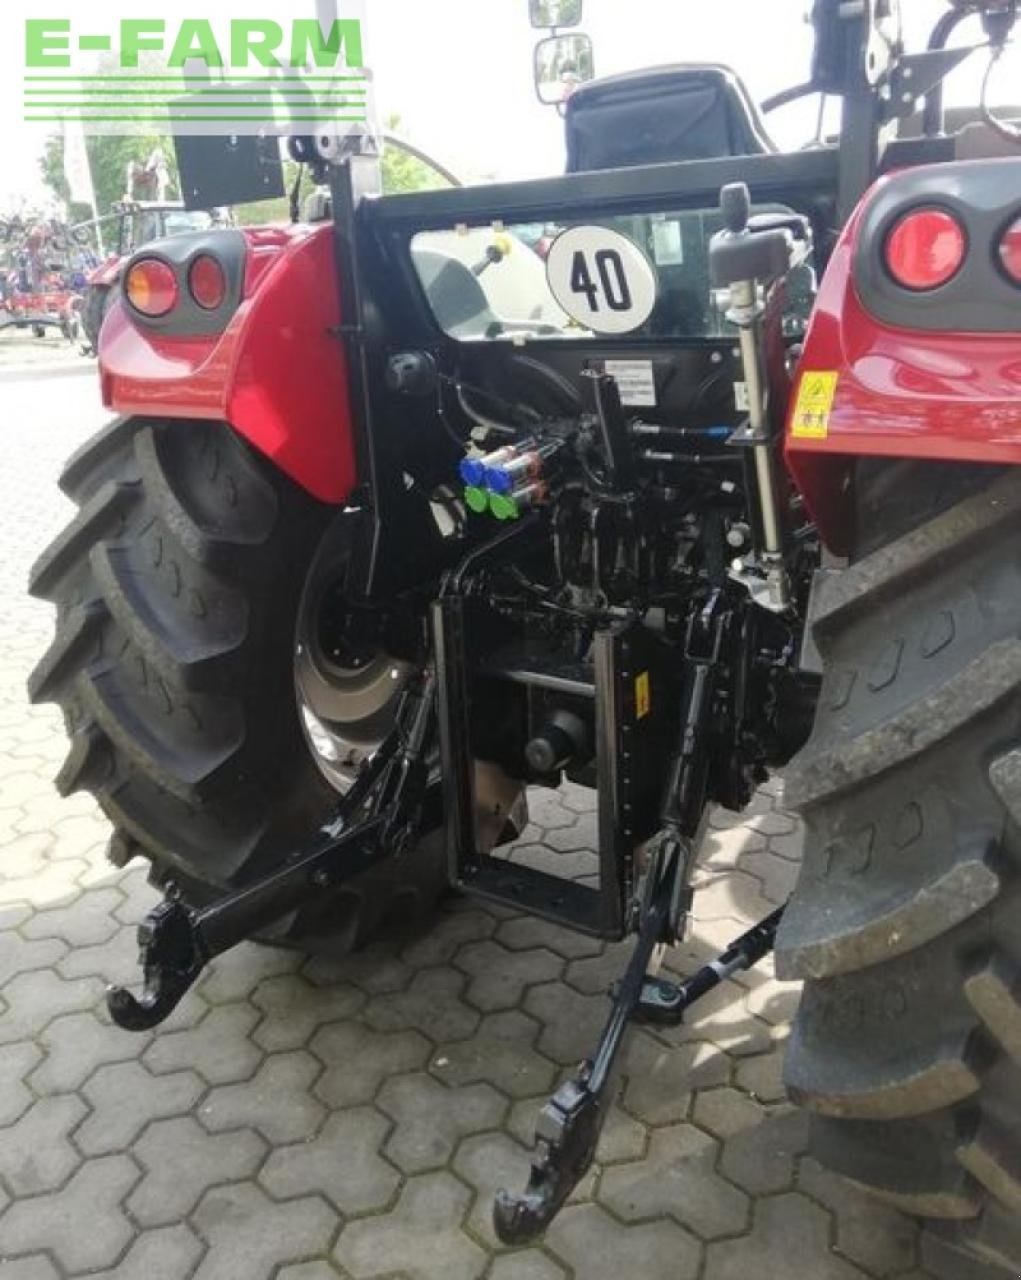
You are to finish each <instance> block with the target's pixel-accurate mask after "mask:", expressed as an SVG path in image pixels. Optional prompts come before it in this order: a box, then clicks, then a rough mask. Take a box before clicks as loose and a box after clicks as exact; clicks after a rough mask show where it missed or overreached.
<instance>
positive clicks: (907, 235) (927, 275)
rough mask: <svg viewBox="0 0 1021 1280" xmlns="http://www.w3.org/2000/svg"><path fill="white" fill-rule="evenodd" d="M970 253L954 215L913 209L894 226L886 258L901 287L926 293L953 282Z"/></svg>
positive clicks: (935, 210) (941, 210) (887, 241)
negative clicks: (950, 281) (949, 281)
mask: <svg viewBox="0 0 1021 1280" xmlns="http://www.w3.org/2000/svg"><path fill="white" fill-rule="evenodd" d="M1008 234H1009V233H1008ZM967 252H968V240H967V237H966V236H965V234H964V228H963V227H962V226H961V224H960V222H958V220H957V219H956V218H955V217H954V215H953V214H952V213H947V212H946V210H944V209H932V208H929V209H913V210H912V211H911V212H910V213H907V214H905V215H904V216H903V217H902V218H901V219H900V220H899V221H898V222H896V223H895V224H894V226H893V228H892V230H891V231H890V233H889V235H888V236H887V237H886V247H885V254H884V257H885V261H886V269H887V270H888V271H889V273H890V275H891V276H893V278H894V280H896V282H897V283H898V284H899V285H902V286H903V287H904V288H905V289H915V290H919V291H923V292H924V291H926V290H929V289H938V288H939V286H940V285H943V284H946V283H947V281H948V280H952V279H953V277H954V276H955V275H957V273H958V271H960V269H961V266H962V265H963V263H964V259H965V255H966V254H967Z"/></svg>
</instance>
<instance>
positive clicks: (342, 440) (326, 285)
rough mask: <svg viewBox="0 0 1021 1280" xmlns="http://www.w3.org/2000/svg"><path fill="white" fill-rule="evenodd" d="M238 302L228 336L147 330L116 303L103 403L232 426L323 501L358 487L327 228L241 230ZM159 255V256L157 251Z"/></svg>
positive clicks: (106, 349)
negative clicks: (243, 255) (243, 249)
mask: <svg viewBox="0 0 1021 1280" xmlns="http://www.w3.org/2000/svg"><path fill="white" fill-rule="evenodd" d="M244 234H245V238H246V240H247V241H248V246H247V249H248V257H247V265H246V268H245V279H244V289H243V295H242V300H241V303H240V305H239V307H238V309H237V311H236V312H235V313H234V314H233V316H232V317H231V318H230V320H229V322H228V324H227V327H226V329H225V330H224V331H223V333H220V334H216V335H214V336H212V337H190V338H189V337H172V336H168V335H164V334H160V333H158V332H156V331H154V330H153V329H152V328H146V329H142V328H141V327H139V326H137V325H135V324H133V323H132V322H131V320H130V319H129V318H128V315H127V312H126V310H125V306H124V303H123V302H122V301H118V303H117V304H116V305H115V306H113V307H112V308H111V310H110V313H109V315H108V316H107V318H106V321H105V322H104V325H103V331H102V339H101V342H100V350H99V364H100V378H101V383H102V391H103V403H104V404H105V405H106V406H107V407H108V408H110V409H114V410H116V411H117V412H118V413H122V414H145V415H147V416H156V417H170V418H213V419H216V420H218V421H225V422H229V423H230V425H231V426H232V427H233V428H234V429H235V430H236V431H237V432H238V433H239V434H240V435H242V436H244V438H245V439H246V440H248V441H249V443H250V444H251V445H252V446H253V447H254V448H256V449H258V450H259V452H260V453H263V454H265V455H266V457H267V458H269V459H270V460H271V461H272V462H273V463H275V464H276V466H278V467H279V468H280V470H281V471H283V472H284V473H285V474H286V475H288V476H290V478H291V479H292V480H294V481H295V482H296V483H297V484H299V485H301V487H302V488H303V489H306V490H307V491H308V492H309V493H311V494H312V495H313V496H314V497H316V498H319V499H320V500H321V501H323V502H330V503H341V502H343V501H345V499H346V498H347V497H348V496H349V494H350V493H351V490H352V489H353V487H354V484H355V450H354V437H353V430H352V423H351V410H350V403H349V399H348V386H347V369H346V364H345V359H344V349H343V346H342V344H341V342H340V340H339V338H338V337H337V336H336V329H337V326H338V325H339V324H340V302H339V298H338V294H337V284H336V269H335V266H334V255H333V243H332V237H333V227H332V224H328V223H326V224H322V225H317V226H315V227H308V226H298V227H259V228H245V229H244ZM154 247H156V246H154Z"/></svg>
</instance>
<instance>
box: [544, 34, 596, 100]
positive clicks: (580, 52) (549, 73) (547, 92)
mask: <svg viewBox="0 0 1021 1280" xmlns="http://www.w3.org/2000/svg"><path fill="white" fill-rule="evenodd" d="M533 74H534V77H535V92H536V94H537V95H538V98H539V101H540V102H541V103H543V105H544V106H547V107H553V106H561V105H562V104H563V103H565V102H566V101H567V99H568V98H569V97H570V96H571V94H572V93H573V92H574V91H575V89H576V88H577V87H578V85H580V84H584V83H585V82H586V81H587V80H591V79H593V78H594V76H595V74H596V72H595V57H594V52H593V46H592V38H591V36H587V35H585V34H584V33H583V32H580V31H579V32H576V33H574V34H572V35H564V36H550V37H549V38H548V39H547V40H540V41H539V43H538V44H537V45H536V46H535V60H534V67H533Z"/></svg>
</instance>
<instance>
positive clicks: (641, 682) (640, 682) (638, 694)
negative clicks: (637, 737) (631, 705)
mask: <svg viewBox="0 0 1021 1280" xmlns="http://www.w3.org/2000/svg"><path fill="white" fill-rule="evenodd" d="M649 706H650V699H649V673H648V671H642V672H641V673H640V674H639V675H637V676H635V719H636V720H641V719H643V718H644V717H645V716H647V715H648V714H649Z"/></svg>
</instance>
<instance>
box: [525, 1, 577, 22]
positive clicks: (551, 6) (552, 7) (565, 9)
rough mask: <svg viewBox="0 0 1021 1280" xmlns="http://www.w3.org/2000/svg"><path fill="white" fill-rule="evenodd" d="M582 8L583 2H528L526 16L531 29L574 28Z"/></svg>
mask: <svg viewBox="0 0 1021 1280" xmlns="http://www.w3.org/2000/svg"><path fill="white" fill-rule="evenodd" d="M584 6H585V0H528V16H529V18H530V19H531V22H532V26H533V27H576V26H577V25H578V24H579V23H580V22H581V15H582V12H583V10H584Z"/></svg>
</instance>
